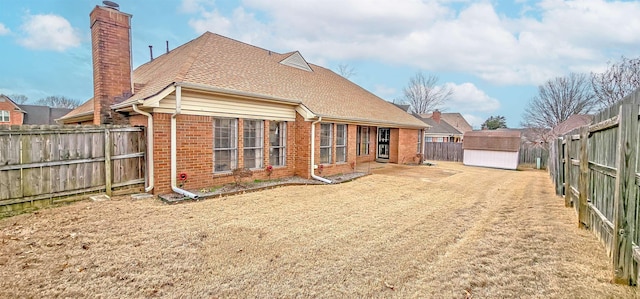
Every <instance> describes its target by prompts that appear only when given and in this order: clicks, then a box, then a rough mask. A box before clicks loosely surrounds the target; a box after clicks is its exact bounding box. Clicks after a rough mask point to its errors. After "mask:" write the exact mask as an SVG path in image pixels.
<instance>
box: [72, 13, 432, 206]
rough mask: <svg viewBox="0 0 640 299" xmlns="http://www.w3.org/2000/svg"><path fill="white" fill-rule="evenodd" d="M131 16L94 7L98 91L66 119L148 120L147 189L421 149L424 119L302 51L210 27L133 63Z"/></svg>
mask: <svg viewBox="0 0 640 299" xmlns="http://www.w3.org/2000/svg"><path fill="white" fill-rule="evenodd" d="M130 18H131V15H128V14H126V13H123V12H120V11H119V10H117V8H114V7H101V6H97V7H96V8H95V9H94V10H93V11H92V12H91V14H90V19H91V34H92V44H93V67H94V97H93V98H92V99H90V100H89V101H87V102H86V103H84V104H83V105H81V106H80V107H78V108H77V109H75V110H74V111H72V112H70V113H69V114H67V115H65V116H64V117H62V118H60V119H59V121H60V122H62V123H65V124H77V123H80V124H87V123H92V124H96V125H100V124H108V123H115V124H130V125H142V126H146V127H147V128H148V139H149V140H148V150H149V154H148V158H149V161H151V163H148V167H149V169H148V171H147V173H149V174H151V175H150V177H149V179H148V186H147V191H150V190H151V189H153V192H154V193H156V194H157V193H166V192H171V191H172V190H173V191H174V192H178V193H182V194H185V195H189V192H185V190H183V189H182V188H179V187H177V186H176V180H177V176H178V175H177V174H178V173H186V174H187V176H188V182H187V183H186V184H185V185H184V188H185V189H199V188H206V187H210V186H215V185H221V184H225V183H229V182H232V181H233V176H232V175H231V172H232V171H233V170H234V169H237V168H249V169H251V171H252V172H253V177H254V178H256V179H265V178H268V177H270V178H279V177H289V176H294V175H297V176H301V177H304V178H315V179H318V180H322V181H328V180H326V179H325V178H323V177H322V176H329V175H333V174H339V173H345V172H350V171H353V169H354V168H355V166H356V165H357V164H358V163H362V162H369V161H374V160H383V161H388V162H390V163H410V162H418V160H419V159H418V158H417V156H418V154H419V153H420V150H421V141H422V138H419V137H420V136H422V132H423V129H424V128H426V127H427V126H426V125H425V124H424V123H423V122H421V121H420V120H418V119H416V118H415V117H413V116H412V115H410V114H408V113H406V112H404V111H402V110H401V109H398V108H396V107H395V106H394V105H393V104H391V103H388V102H386V101H384V100H382V99H380V98H379V97H377V96H375V95H373V94H372V93H370V92H368V91H366V90H365V89H363V88H361V87H360V86H358V85H356V84H354V83H352V82H350V81H349V80H347V79H345V78H343V77H341V76H339V75H337V74H335V73H334V72H332V71H331V70H328V69H326V68H323V67H320V66H317V65H314V64H310V63H308V62H307V61H306V60H305V59H304V58H303V56H302V55H301V54H300V53H299V52H297V51H296V52H290V53H284V54H280V53H276V52H273V51H269V50H266V49H262V48H259V47H256V46H252V45H249V44H246V43H242V42H239V41H236V40H233V39H230V38H227V37H223V36H220V35H217V34H213V33H210V32H207V33H204V34H203V35H201V36H200V37H198V38H196V39H194V40H192V41H190V42H188V43H186V44H184V45H181V46H179V47H178V48H176V49H173V50H171V51H170V52H167V53H166V54H163V55H161V56H159V57H157V58H155V59H153V60H151V61H149V62H148V63H146V64H143V65H141V66H140V67H138V68H136V69H135V70H134V71H133V73H132V72H131V60H130V57H131V52H130V48H131V45H130V39H129V37H130ZM269 166H271V167H269ZM267 168H270V169H272V171H271V172H269V171H267V170H266V169H267Z"/></svg>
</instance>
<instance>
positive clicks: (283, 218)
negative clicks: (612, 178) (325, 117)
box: [0, 163, 638, 298]
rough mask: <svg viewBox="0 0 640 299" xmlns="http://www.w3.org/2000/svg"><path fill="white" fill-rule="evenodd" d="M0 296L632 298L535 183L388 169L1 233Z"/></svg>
mask: <svg viewBox="0 0 640 299" xmlns="http://www.w3.org/2000/svg"><path fill="white" fill-rule="evenodd" d="M0 230H1V231H2V239H1V243H0V244H1V245H0V297H2V298H10V297H56V296H60V297H112V298H113V297H117V298H120V297H153V296H160V297H199V298H202V297H298V296H299V297H436V298H440V297H444V298H451V297H453V298H464V297H469V296H470V297H473V298H498V297H502V298H504V297H543V298H549V297H560V298H573V297H582V298H598V297H600V298H607V297H616V298H624V297H634V296H638V293H637V292H636V289H635V288H631V287H626V286H621V285H613V284H610V283H609V279H610V277H611V270H610V265H609V261H608V258H607V256H606V254H605V253H604V249H603V247H602V246H601V245H600V244H599V243H598V241H597V240H596V238H595V237H594V236H593V235H592V234H591V233H590V232H589V231H584V230H579V229H578V228H577V224H576V217H575V213H574V212H573V210H572V209H568V208H564V207H563V200H562V199H560V198H558V197H556V196H555V195H554V194H553V189H552V186H551V183H550V180H549V177H548V175H547V174H546V172H543V171H505V170H491V169H483V168H470V167H464V166H461V165H460V164H455V163H439V164H438V166H436V167H408V166H390V167H386V168H383V169H377V170H375V174H374V175H371V176H368V177H364V178H361V179H358V180H356V181H353V182H350V183H345V184H341V185H330V186H295V187H284V188H278V189H273V190H267V191H262V192H256V193H249V194H244V195H239V196H233V197H228V198H224V199H211V200H204V201H201V202H195V203H187V204H181V205H164V204H161V203H160V202H159V201H158V200H142V201H131V200H129V199H127V198H120V199H119V200H113V201H109V202H96V203H94V202H88V201H86V202H80V203H77V204H73V205H71V206H67V207H60V208H55V209H48V210H42V211H39V212H37V213H32V214H25V215H20V216H16V217H12V218H6V219H2V220H0Z"/></svg>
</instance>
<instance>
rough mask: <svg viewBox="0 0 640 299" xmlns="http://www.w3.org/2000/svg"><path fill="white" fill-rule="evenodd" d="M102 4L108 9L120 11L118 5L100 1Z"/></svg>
mask: <svg viewBox="0 0 640 299" xmlns="http://www.w3.org/2000/svg"><path fill="white" fill-rule="evenodd" d="M102 4H104V5H105V6H106V7H108V8H112V9H115V10H120V5H118V3H115V2H113V1H102Z"/></svg>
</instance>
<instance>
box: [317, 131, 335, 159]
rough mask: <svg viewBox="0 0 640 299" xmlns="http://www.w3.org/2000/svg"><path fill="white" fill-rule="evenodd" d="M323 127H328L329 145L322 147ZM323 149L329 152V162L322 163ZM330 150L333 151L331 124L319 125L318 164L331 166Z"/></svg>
mask: <svg viewBox="0 0 640 299" xmlns="http://www.w3.org/2000/svg"><path fill="white" fill-rule="evenodd" d="M323 126H329V145H322V135H323V134H322V127H323ZM323 149H328V150H329V161H328V162H324V161H322V150H323ZM332 149H333V123H329V124H328V123H320V163H322V164H331V163H332V162H333V153H332Z"/></svg>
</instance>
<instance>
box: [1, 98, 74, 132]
mask: <svg viewBox="0 0 640 299" xmlns="http://www.w3.org/2000/svg"><path fill="white" fill-rule="evenodd" d="M71 110H73V109H66V108H51V107H48V106H37V105H20V104H16V103H15V102H14V101H13V100H11V99H10V98H9V97H8V96H5V95H2V94H0V125H56V124H57V123H56V122H55V120H56V119H58V118H60V117H62V116H64V115H65V114H67V113H69V112H71Z"/></svg>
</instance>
